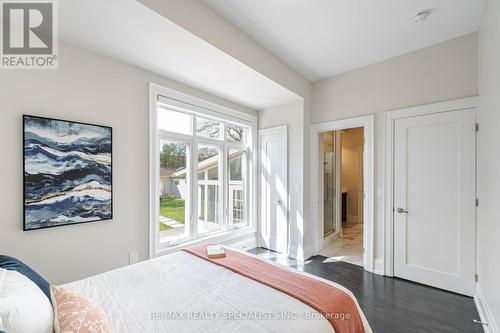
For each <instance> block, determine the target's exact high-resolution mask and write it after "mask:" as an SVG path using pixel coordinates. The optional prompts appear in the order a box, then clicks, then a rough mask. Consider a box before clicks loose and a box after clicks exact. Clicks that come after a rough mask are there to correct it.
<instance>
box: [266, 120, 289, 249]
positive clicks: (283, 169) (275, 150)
mask: <svg viewBox="0 0 500 333" xmlns="http://www.w3.org/2000/svg"><path fill="white" fill-rule="evenodd" d="M259 145H260V243H261V246H264V247H266V248H268V249H270V250H274V251H277V252H280V253H287V247H288V179H287V165H288V163H287V162H288V160H287V128H286V127H277V128H271V129H265V130H260V131H259Z"/></svg>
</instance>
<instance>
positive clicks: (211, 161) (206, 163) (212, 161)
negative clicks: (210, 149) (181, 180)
mask: <svg viewBox="0 0 500 333" xmlns="http://www.w3.org/2000/svg"><path fill="white" fill-rule="evenodd" d="M240 156H241V150H233V151H231V152H230V153H229V160H234V159H237V158H238V157H240ZM218 162H219V158H218V156H217V155H216V156H212V157H210V158H207V159H206V160H203V161H201V162H199V163H198V171H204V170H206V169H210V168H211V167H213V166H215V165H216V164H217V163H218ZM186 171H187V169H186V168H184V169H181V170H179V171H176V172H174V173H173V174H172V177H180V176H183V175H185V174H186Z"/></svg>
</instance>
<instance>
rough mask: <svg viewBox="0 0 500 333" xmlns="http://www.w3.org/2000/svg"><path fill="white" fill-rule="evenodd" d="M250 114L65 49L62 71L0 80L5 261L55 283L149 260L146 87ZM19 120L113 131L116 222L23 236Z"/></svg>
mask: <svg viewBox="0 0 500 333" xmlns="http://www.w3.org/2000/svg"><path fill="white" fill-rule="evenodd" d="M151 81H152V82H155V83H158V84H160V85H164V86H167V87H170V88H173V89H177V90H180V91H183V92H186V93H189V94H192V95H195V96H197V97H200V98H205V99H207V100H209V101H212V102H217V103H219V104H222V105H225V106H228V107H232V108H234V109H236V110H238V111H242V112H246V113H250V114H252V115H256V112H255V111H253V110H249V109H246V108H243V107H240V106H238V105H235V104H233V103H230V102H227V101H224V100H222V99H219V98H216V97H213V96H210V95H207V94H205V93H203V92H200V91H198V90H195V89H191V88H189V87H187V86H185V85H182V84H179V83H176V82H173V81H171V80H168V79H165V78H162V77H159V76H157V75H155V74H153V73H150V72H147V71H144V70H141V69H138V68H136V67H132V66H129V65H127V64H124V63H121V62H118V61H115V60H112V59H110V58H106V57H103V56H100V55H97V54H95V53H91V52H88V51H86V50H83V49H81V48H78V47H75V46H71V45H69V44H66V43H61V44H60V62H59V69H58V70H52V71H46V70H30V71H17V70H11V71H1V72H0V112H1V115H0V119H1V121H0V133H1V136H0V151H2V163H0V184H1V191H0V211H1V212H2V213H1V214H2V217H1V218H0V222H1V223H0V253H1V254H8V255H12V256H16V257H19V258H20V259H21V260H23V261H25V262H26V263H28V264H30V265H32V266H33V267H34V268H35V269H36V270H38V271H39V272H40V273H41V274H42V275H43V276H45V277H46V278H47V279H48V280H49V281H51V282H53V283H61V282H66V281H71V280H75V279H80V278H83V277H86V276H90V275H93V274H97V273H101V272H104V271H107V270H110V269H114V268H117V267H120V266H123V265H126V264H128V256H129V252H131V251H138V253H139V258H140V259H141V260H142V259H146V258H147V257H148V253H149V246H148V239H149V232H148V229H149V219H148V193H149V192H148V184H149V175H148V172H149V153H148V151H149V82H151ZM22 114H32V115H40V116H47V117H54V118H62V119H68V120H76V121H82V122H91V123H96V124H103V125H109V126H112V127H113V186H114V188H113V194H114V197H113V203H114V218H113V220H112V221H103V222H95V223H88V224H80V225H74V226H65V227H58V228H52V229H45V230H36V231H29V232H23V231H22V223H23V206H22V200H23V195H22V189H23V187H22V179H23V177H22V169H23V168H22V163H23V161H22V117H21V115H22Z"/></svg>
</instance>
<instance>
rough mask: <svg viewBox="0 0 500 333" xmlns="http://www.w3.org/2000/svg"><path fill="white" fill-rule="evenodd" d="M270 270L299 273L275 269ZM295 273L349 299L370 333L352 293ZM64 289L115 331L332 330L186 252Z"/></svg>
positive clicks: (302, 309)
mask: <svg viewBox="0 0 500 333" xmlns="http://www.w3.org/2000/svg"><path fill="white" fill-rule="evenodd" d="M238 252H239V251H238ZM239 253H243V252H239ZM245 255H246V256H249V257H253V258H258V257H257V256H254V255H252V254H248V253H245ZM259 260H262V261H264V259H260V258H259ZM266 262H268V261H266ZM268 263H269V262H268ZM272 265H274V266H279V267H280V268H282V269H285V270H288V271H290V272H292V271H293V272H298V271H296V270H293V269H290V268H288V267H285V266H281V265H279V264H276V263H272ZM300 274H302V275H307V276H309V277H313V278H314V279H317V280H321V281H323V282H326V283H328V284H331V285H333V286H335V287H336V288H339V289H341V290H343V291H345V292H346V293H347V294H349V295H350V297H352V298H353V300H354V302H355V305H356V307H357V309H358V311H359V314H360V317H361V320H362V324H363V326H364V331H365V332H372V331H371V329H370V326H369V324H368V322H367V321H366V318H365V316H364V315H363V313H362V311H361V309H360V308H359V305H358V303H357V301H356V300H355V298H354V296H352V293H350V292H349V291H348V290H346V289H345V288H343V287H342V286H339V285H336V284H334V283H332V282H330V281H326V280H322V279H319V278H317V277H314V276H312V275H309V274H306V273H302V272H300ZM64 287H67V288H70V289H73V290H76V291H78V292H80V293H82V294H85V295H87V296H89V297H91V298H93V299H94V300H96V301H97V302H98V303H99V304H100V305H101V306H102V307H103V309H104V310H105V312H106V314H107V316H108V318H109V321H110V323H111V325H112V328H113V331H114V332H315V333H331V332H334V331H335V330H334V328H333V326H332V325H331V323H330V322H329V321H328V320H327V319H325V318H324V317H323V316H322V315H321V314H320V313H319V312H318V311H317V310H315V309H313V308H312V307H310V306H309V305H306V304H305V303H304V302H301V301H299V300H297V299H296V298H294V297H292V296H290V295H288V294H286V293H283V292H281V291H278V290H276V289H275V288H272V287H270V286H267V285H265V284H262V283H259V282H257V281H254V280H252V279H250V278H248V277H245V276H243V275H241V274H238V273H235V272H233V271H231V270H230V269H227V268H225V267H222V266H219V265H217V264H214V263H213V262H210V261H208V260H205V259H203V258H200V257H198V256H195V255H193V254H191V253H188V252H185V251H180V252H176V253H173V254H169V255H165V256H162V257H159V258H155V259H152V260H148V261H145V262H141V263H137V264H134V265H130V266H126V267H123V268H120V269H117V270H113V271H109V272H106V273H103V274H100V275H96V276H93V277H90V278H86V279H83V280H80V281H76V282H71V283H68V284H66V285H64Z"/></svg>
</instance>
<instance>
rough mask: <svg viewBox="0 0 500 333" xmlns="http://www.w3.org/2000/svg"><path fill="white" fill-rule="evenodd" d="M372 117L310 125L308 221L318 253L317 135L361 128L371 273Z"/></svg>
mask: <svg viewBox="0 0 500 333" xmlns="http://www.w3.org/2000/svg"><path fill="white" fill-rule="evenodd" d="M374 118H375V117H374V116H373V115H368V116H361V117H355V118H349V119H341V120H334V121H328V122H323V123H318V124H313V125H312V126H311V176H312V178H311V180H312V181H311V203H312V205H311V206H312V209H311V221H316V223H313V233H312V235H313V240H312V244H313V253H314V254H316V255H317V254H318V253H319V251H320V250H321V249H320V246H321V243H322V240H323V237H324V235H323V221H322V219H321V218H320V217H321V216H323V202H320V200H319V198H321V197H322V196H321V193H320V190H321V188H322V185H321V182H322V181H323V175H322V174H320V172H319V169H320V166H319V154H318V152H319V134H320V133H323V132H329V131H338V130H343V129H349V128H356V127H363V129H364V131H363V135H364V140H365V149H364V153H363V154H364V156H363V157H364V158H363V164H364V165H363V176H364V177H363V178H364V181H363V190H364V193H365V200H364V204H363V222H364V225H363V247H364V254H363V267H364V269H365V270H366V271H368V272H373V269H374V266H373V254H374V251H373V239H374V223H373V220H374V215H373V207H374V169H375V164H374V143H375V137H374Z"/></svg>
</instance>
